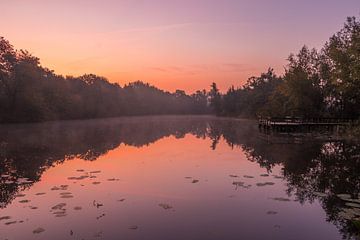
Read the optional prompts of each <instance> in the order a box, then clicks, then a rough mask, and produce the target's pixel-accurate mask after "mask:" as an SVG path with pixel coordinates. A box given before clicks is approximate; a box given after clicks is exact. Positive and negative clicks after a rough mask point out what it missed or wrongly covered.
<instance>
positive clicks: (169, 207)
mask: <svg viewBox="0 0 360 240" xmlns="http://www.w3.org/2000/svg"><path fill="white" fill-rule="evenodd" d="M159 206H160V207H162V208H163V209H165V210H167V209H171V208H173V207H172V206H170V205H169V204H166V203H160V204H159Z"/></svg>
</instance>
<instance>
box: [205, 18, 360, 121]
mask: <svg viewBox="0 0 360 240" xmlns="http://www.w3.org/2000/svg"><path fill="white" fill-rule="evenodd" d="M288 62H289V63H288V65H287V67H286V69H285V73H284V75H283V76H277V75H276V74H275V73H274V70H273V69H272V68H269V70H268V71H267V72H266V73H262V74H261V75H260V76H259V77H251V78H250V79H248V81H247V83H246V84H245V85H244V86H242V87H239V88H236V89H235V88H234V87H231V88H229V90H228V91H227V92H226V94H220V92H219V90H218V88H217V86H216V84H215V83H213V85H212V86H211V91H210V93H209V95H210V102H211V106H212V108H213V110H214V112H215V113H216V114H217V115H224V116H247V117H255V116H263V117H285V116H292V117H304V118H311V117H347V118H359V117H360V21H358V20H357V19H356V18H355V17H349V18H348V19H347V21H346V22H345V24H344V27H343V28H342V29H341V30H340V31H339V32H337V33H336V34H334V35H333V36H332V37H331V38H330V39H329V41H328V42H327V43H326V44H325V46H324V47H323V48H322V49H321V50H320V51H317V50H316V49H309V48H308V47H306V46H304V47H303V48H302V49H301V50H300V51H299V53H298V54H296V55H294V54H290V56H289V58H288Z"/></svg>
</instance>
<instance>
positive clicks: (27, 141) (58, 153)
mask: <svg viewBox="0 0 360 240" xmlns="http://www.w3.org/2000/svg"><path fill="white" fill-rule="evenodd" d="M205 119H206V118H204V117H191V118H190V117H161V118H157V117H137V118H122V119H106V120H90V121H68V122H61V123H44V124H30V125H16V126H15V125H14V126H11V125H7V126H4V127H2V128H0V159H1V161H0V175H10V177H6V178H0V191H1V193H0V194H1V195H0V207H1V206H2V207H4V206H6V205H7V204H8V203H10V202H11V201H12V199H13V198H14V196H15V195H16V193H17V192H18V191H19V190H22V189H23V188H25V187H26V186H30V185H31V184H27V185H20V184H18V183H16V180H17V179H19V178H29V180H31V181H34V182H36V181H38V180H39V179H40V177H41V174H42V173H43V172H44V171H45V170H46V169H47V168H49V167H51V166H53V165H54V164H59V163H62V162H64V161H65V160H69V159H72V158H75V157H77V158H81V159H84V160H90V161H92V160H96V159H97V158H98V157H99V156H101V155H103V154H105V153H107V152H108V151H109V150H112V149H115V148H116V147H118V146H119V145H120V144H125V145H130V146H135V147H141V146H144V145H149V144H150V143H153V142H155V141H157V140H159V139H161V138H163V137H167V136H170V135H174V136H175V137H178V138H182V137H184V136H185V134H187V133H192V134H194V135H195V136H197V137H202V138H203V137H205V132H206V121H205ZM10 179H11V180H12V181H14V183H12V184H9V183H5V182H6V181H9V180H10Z"/></svg>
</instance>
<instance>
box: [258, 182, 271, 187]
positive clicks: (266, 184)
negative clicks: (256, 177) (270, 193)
mask: <svg viewBox="0 0 360 240" xmlns="http://www.w3.org/2000/svg"><path fill="white" fill-rule="evenodd" d="M274 184H275V183H273V182H264V183H257V184H256V186H258V187H264V186H272V185H274Z"/></svg>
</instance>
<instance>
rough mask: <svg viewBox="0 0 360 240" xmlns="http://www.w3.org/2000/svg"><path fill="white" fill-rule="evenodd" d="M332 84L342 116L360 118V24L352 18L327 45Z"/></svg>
mask: <svg viewBox="0 0 360 240" xmlns="http://www.w3.org/2000/svg"><path fill="white" fill-rule="evenodd" d="M324 54H325V56H326V57H327V58H328V59H329V61H328V62H329V64H328V66H329V72H330V75H329V79H328V81H329V83H328V85H330V86H332V88H331V90H332V92H333V97H334V98H335V100H334V101H333V102H334V104H336V105H337V106H338V109H339V111H340V112H341V114H342V115H344V116H348V117H359V116H360V108H359V105H360V21H358V20H357V19H356V18H355V17H349V18H348V19H347V21H346V23H345V24H344V27H343V28H342V29H341V30H340V31H339V32H338V33H336V34H335V35H333V36H332V37H331V38H330V40H329V42H328V43H326V45H325V48H324Z"/></svg>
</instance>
